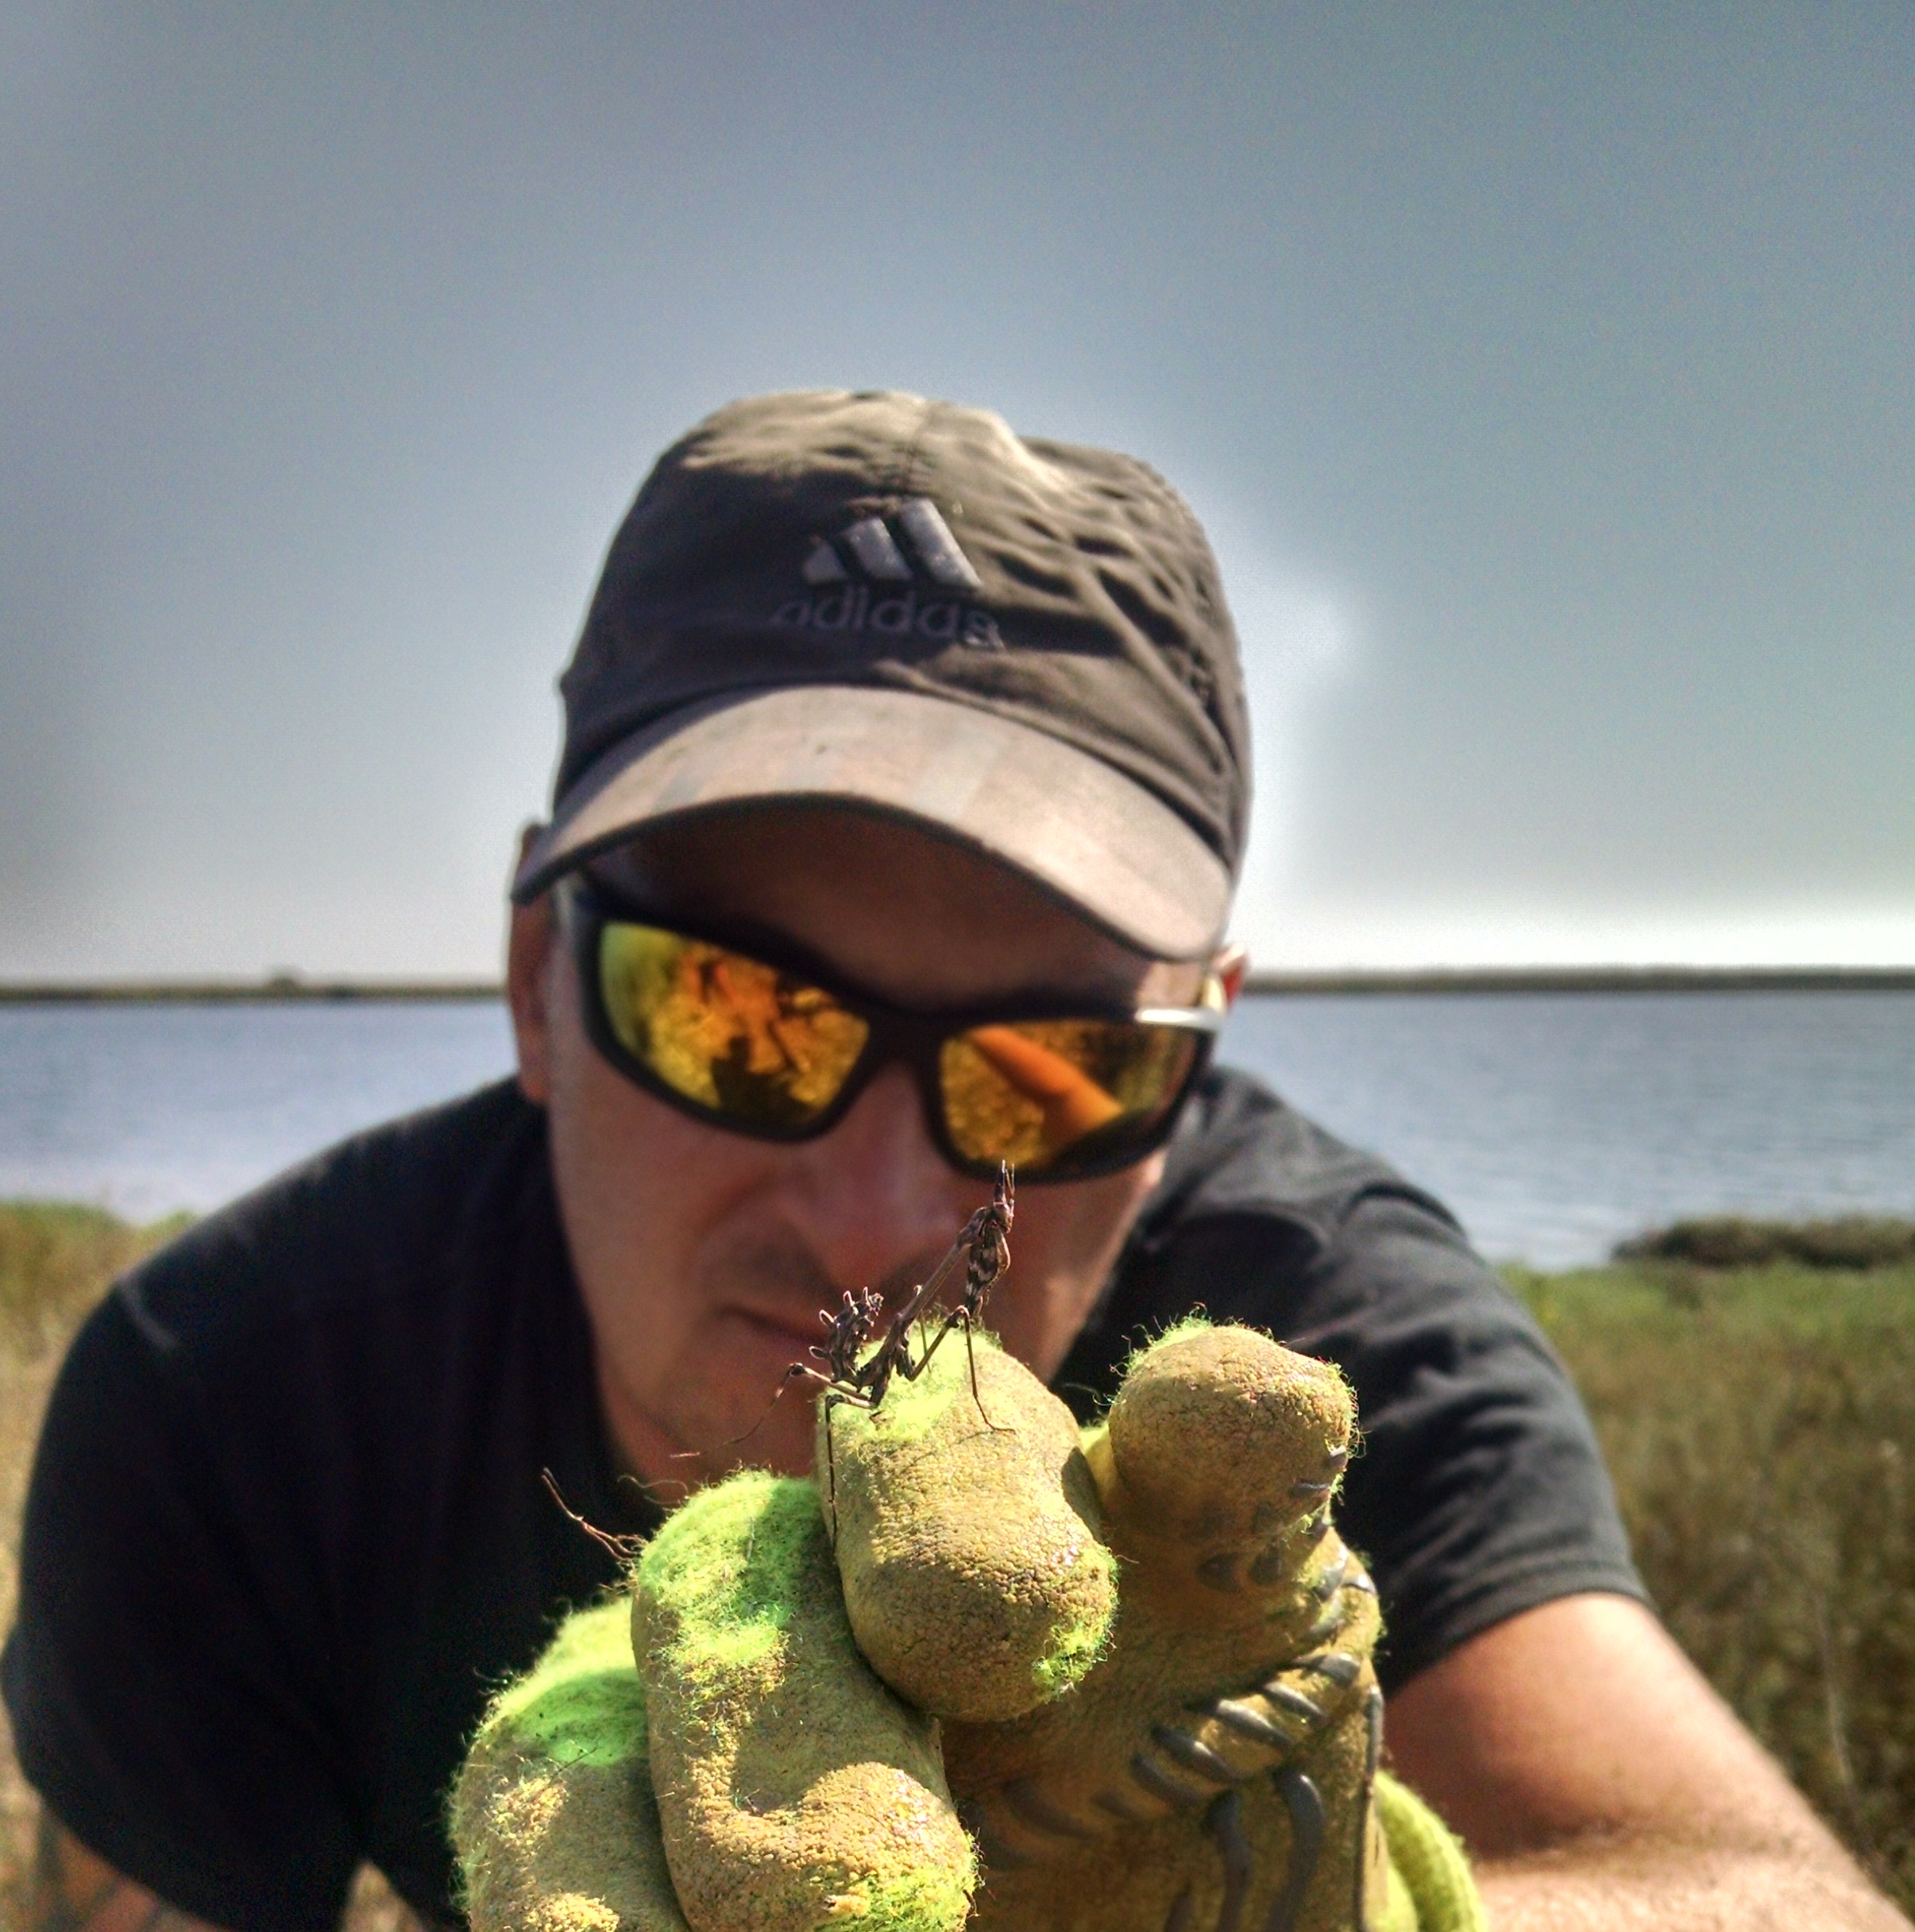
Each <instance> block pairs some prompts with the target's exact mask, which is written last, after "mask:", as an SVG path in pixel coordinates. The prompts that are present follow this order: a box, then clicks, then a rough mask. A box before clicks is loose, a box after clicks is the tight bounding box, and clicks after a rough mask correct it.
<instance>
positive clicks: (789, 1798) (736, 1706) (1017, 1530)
mask: <svg viewBox="0 0 1915 1932" xmlns="http://www.w3.org/2000/svg"><path fill="white" fill-rule="evenodd" d="M974 1377H975V1379H974ZM1353 1427H1354V1417H1353V1411H1352V1406H1351V1402H1350V1398H1349V1392H1348V1390H1347V1389H1346V1386H1345V1385H1344V1383H1343V1382H1342V1378H1341V1377H1340V1376H1339V1375H1338V1374H1337V1372H1336V1371H1335V1370H1334V1368H1330V1367H1326V1365H1324V1364H1323V1363H1319V1362H1316V1361H1314V1360H1312V1359H1310V1358H1308V1357H1307V1356H1303V1355H1295V1354H1292V1353H1291V1352H1290V1351H1288V1350H1287V1349H1284V1348H1280V1347H1279V1346H1278V1344H1276V1343H1275V1342H1272V1341H1271V1340H1268V1338H1266V1337H1265V1336H1261V1335H1259V1334H1257V1333H1256V1332H1254V1331H1253V1330H1249V1329H1246V1328H1210V1327H1208V1326H1207V1325H1202V1324H1195V1323H1193V1324H1191V1325H1186V1326H1184V1327H1183V1328H1178V1329H1176V1330H1173V1331H1172V1332H1171V1333H1170V1334H1168V1335H1167V1336H1164V1338H1163V1339H1162V1340H1159V1341H1157V1342H1156V1343H1154V1344H1152V1345H1151V1346H1150V1347H1149V1348H1146V1349H1145V1350H1144V1351H1143V1352H1141V1353H1140V1354H1139V1355H1137V1357H1136V1358H1135V1359H1133V1361H1132V1363H1131V1364H1130V1366H1129V1371H1128V1372H1127V1373H1126V1375H1125V1379H1124V1381H1123V1383H1122V1386H1121V1388H1120V1389H1119V1390H1118V1396H1117V1399H1116V1401H1115V1402H1114V1404H1113V1405H1112V1407H1111V1409H1110V1414H1109V1415H1108V1417H1106V1419H1105V1421H1103V1422H1102V1423H1100V1424H1098V1425H1097V1426H1096V1427H1095V1428H1093V1429H1088V1430H1086V1431H1083V1432H1082V1433H1081V1434H1080V1432H1079V1429H1078V1428H1077V1426H1076V1424H1075V1421H1073V1419H1072V1418H1071V1415H1070V1413H1069V1411H1068V1409H1065V1407H1064V1405H1063V1404H1062V1403H1061V1402H1059V1401H1058V1400H1057V1399H1056V1397H1055V1396H1053V1395H1052V1394H1050V1393H1049V1391H1048V1390H1046V1389H1045V1388H1044V1386H1043V1385H1042V1384H1041V1382H1038V1381H1037V1379H1036V1378H1035V1377H1034V1376H1033V1375H1031V1374H1030V1373H1029V1371H1028V1370H1026V1369H1025V1368H1024V1367H1021V1365H1020V1364H1018V1363H1017V1362H1015V1361H1013V1359H1010V1357H1009V1356H1006V1355H1003V1354H1002V1353H1001V1352H998V1350H997V1349H996V1348H994V1347H993V1346H990V1345H989V1344H986V1342H985V1341H984V1340H983V1338H981V1337H980V1338H979V1343H978V1346H977V1348H976V1351H975V1370H974V1369H973V1367H972V1366H971V1363H970V1362H969V1360H968V1359H967V1354H966V1352H964V1351H963V1350H960V1349H958V1348H956V1347H955V1346H953V1347H951V1348H946V1349H944V1351H943V1352H941V1353H940V1354H939V1355H936V1356H935V1357H934V1358H933V1359H932V1362H931V1363H930V1365H929V1367H927V1368H926V1370H925V1372H924V1374H923V1375H922V1376H921V1378H920V1379H918V1380H917V1381H916V1382H903V1381H899V1382H894V1383H893V1385H892V1386H891V1388H890V1390H889V1391H888V1393H887V1394H886V1397H885V1399H884V1401H883V1402H882V1405H881V1406H879V1407H878V1409H874V1410H867V1409H860V1408H858V1407H856V1406H853V1405H851V1404H850V1403H847V1402H836V1401H832V1400H831V1399H830V1398H826V1400H825V1401H824V1402H820V1405H819V1432H820V1434H819V1448H818V1457H817V1467H818V1468H819V1470H820V1471H821V1472H823V1475H822V1479H821V1481H820V1483H813V1482H810V1481H807V1480H802V1479H792V1478H778V1477H774V1476H770V1475H764V1474H762V1473H759V1472H749V1471H748V1472H746V1473H744V1474H742V1475H737V1476H735V1477H733V1478H732V1479H730V1480H729V1481H727V1482H724V1483H719V1484H717V1485H716V1486H714V1487H712V1488H710V1489H708V1490H704V1491H701V1493H700V1494H697V1495H696V1496H694V1497H693V1498H692V1499H691V1501H690V1502H687V1503H686V1504H685V1506H683V1507H682V1508H681V1509H680V1510H678V1512H677V1513H676V1514H674V1516H673V1517H671V1518H670V1520H669V1521H667V1522H666V1525H665V1527H664V1528H663V1529H662V1530H661V1531H660V1532H659V1533H658V1536H657V1537H655V1538H654V1541H652V1542H651V1544H650V1545H649V1546H648V1547H647V1548H646V1550H645V1551H644V1552H643V1555H642V1556H641V1557H640V1558H639V1560H638V1562H637V1563H636V1564H635V1570H634V1585H635V1587H634V1588H633V1591H632V1592H631V1596H630V1598H629V1599H627V1598H619V1599H617V1600H616V1601H614V1602H609V1603H607V1604H604V1605H602V1606H599V1607H597V1608H595V1609H593V1610H586V1611H584V1612H581V1613H580V1614H577V1615H576V1616H575V1617H573V1618H572V1619H571V1620H570V1621H569V1622H568V1623H567V1624H566V1625H565V1626H564V1627H563V1628H562V1629H561V1631H560V1633H559V1634H558V1637H557V1639H556V1641H554V1644H553V1645H552V1646H551V1648H550V1650H548V1651H547V1652H546V1655H545V1656H544V1657H543V1658H542V1659H541V1660H540V1661H539V1664H537V1665H536V1666H535V1668H533V1670H532V1671H531V1672H530V1673H529V1674H528V1675H527V1676H526V1677H524V1678H523V1679H520V1680H519V1682H518V1683H515V1684H514V1685H513V1686H512V1687H511V1688H510V1689H508V1691H505V1692H504V1694H503V1695H501V1696H500V1698H499V1699H497V1700H496V1703H494V1705H493V1706H492V1709H491V1710H490V1711H489V1712H488V1714H487V1717H486V1718H485V1723H484V1725H483V1726H482V1727H481V1730H480V1732H479V1734H478V1737H477V1740H476V1741H475V1743H474V1744H473V1749H472V1753H471V1755H470V1757H469V1760H468V1761H467V1764H466V1765H465V1770H464V1772H463V1773H462V1775H461V1779H460V1780H459V1783H458V1787H457V1790H456V1791H455V1793H454V1802H453V1829H454V1839H455V1841H456V1844H457V1846H458V1853H459V1857H460V1860H461V1867H462V1869H463V1872H464V1876H465V1886H466V1891H467V1903H468V1908H469V1912H470V1915H471V1918H472V1922H473V1926H475V1928H477V1932H504V1929H506V1928H512V1929H513V1932H585V1929H587V1928H590V1929H592V1932H688V1929H689V1932H817V1929H818V1928H822V1927H825V1926H830V1925H832V1924H833V1923H834V1922H840V1921H854V1920H855V1921H857V1922H859V1928H860V1932H957V1928H958V1927H959V1926H963V1924H965V1923H966V1922H967V1920H969V1919H975V1922H976V1923H977V1925H978V1926H979V1928H980V1932H994V1929H996V1928H1002V1929H1003V1932H1351V1929H1353V1928H1366V1929H1370V1932H1475V1929H1476V1928H1478V1927H1480V1926H1481V1922H1482V1919H1481V1907H1480V1906H1479V1904H1478V1903H1477V1897H1476V1893H1475V1890H1474V1888H1473V1885H1472V1884H1471V1882H1470V1879H1469V1870H1468V1867H1467V1865H1466V1864H1465V1861H1464V1859H1463V1856H1462V1853H1461V1850H1460V1849H1459V1848H1458V1847H1457V1845H1456V1843H1455V1841H1454V1839H1452V1838H1450V1836H1449V1835H1448V1834H1447V1833H1446V1831H1445V1830H1444V1829H1443V1827H1442V1825H1441V1824H1440V1823H1439V1822H1438V1821H1437V1820H1436V1818H1434V1816H1433V1815H1432V1814H1430V1812H1429V1811H1427V1809H1426V1808H1425V1807H1423V1805H1422V1804H1421V1803H1419V1801H1418V1800H1417V1799H1415V1797H1414V1796H1413V1795H1411V1793H1410V1792H1409V1791H1407V1790H1406V1789H1404V1788H1403V1787H1402V1786H1401V1785H1399V1784H1396V1783H1395V1782H1394V1781H1393V1780H1391V1779H1390V1778H1389V1777H1388V1775H1387V1774H1386V1773H1382V1772H1378V1770H1377V1768H1376V1754H1377V1749H1378V1745H1379V1741H1380V1734H1381V1720H1382V1697H1381V1694H1380V1691H1378V1690H1377V1688H1376V1677H1375V1674H1374V1672H1373V1669H1372V1667H1371V1661H1370V1653H1371V1651H1372V1649H1373V1646H1374V1644H1375V1641H1376V1635H1377V1629H1378V1616H1377V1609H1376V1594H1375V1591H1374V1589H1373V1587H1372V1585H1371V1583H1370V1582H1369V1578H1368V1577H1367V1576H1366V1575H1365V1574H1364V1571H1363V1569H1362V1566H1361V1564H1359V1563H1358V1562H1357V1560H1356V1559H1355V1558H1354V1557H1353V1556H1352V1555H1351V1554H1350V1552H1349V1551H1348V1550H1347V1549H1346V1548H1345V1547H1344V1545H1343V1544H1342V1541H1341V1540H1340V1539H1339V1538H1338V1535H1337V1533H1336V1532H1335V1530H1334V1528H1332V1527H1331V1524H1330V1502H1331V1499H1332V1498H1333V1496H1334V1493H1335V1490H1336V1487H1337V1484H1338V1480H1339V1478H1340V1476H1341V1473H1342V1468H1343V1465H1344V1463H1345V1461H1346V1459H1347V1457H1348V1455H1349V1448H1350V1443H1351V1438H1352V1433H1353ZM635 1659H636V1662H635V1661H634V1660H635Z"/></svg>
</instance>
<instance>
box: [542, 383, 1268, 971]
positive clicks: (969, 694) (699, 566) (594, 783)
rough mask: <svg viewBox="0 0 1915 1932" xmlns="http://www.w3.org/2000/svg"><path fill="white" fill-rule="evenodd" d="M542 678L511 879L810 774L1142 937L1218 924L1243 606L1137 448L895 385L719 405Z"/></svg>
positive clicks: (1161, 947) (776, 795)
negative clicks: (550, 724) (1015, 426)
mask: <svg viewBox="0 0 1915 1932" xmlns="http://www.w3.org/2000/svg"><path fill="white" fill-rule="evenodd" d="M559 688H560V690H561V691H562V693H563V695H564V698H565V704H566V741H565V750H564V753H563V755H562V759H561V761H560V765H559V769H558V780H557V783H556V785H555V787H554V806H553V813H552V819H551V823H550V825H548V826H547V827H546V828H545V829H544V830H543V831H542V833H541V834H540V835H539V837H538V838H537V839H535V841H534V843H533V844H532V846H531V850H529V851H528V852H527V855H526V858H525V860H524V863H523V866H521V868H520V870H519V877H518V878H517V880H516V881H515V884H514V886H513V897H515V899H517V900H520V901H522V902H523V901H524V900H529V899H531V898H534V897H536V896H537V895H538V894H539V893H541V892H542V891H543V890H545V889H546V887H547V886H549V885H551V884H552V883H553V882H554V880H556V879H557V878H558V877H560V876H561V875H562V874H563V873H566V872H567V871H569V870H571V869H572V868H573V867H575V866H579V865H581V864H583V863H584V862H585V861H586V860H588V859H589V858H592V857H593V856H594V855H596V854H599V853H600V852H603V851H605V850H608V849H609V848H611V847H612V846H616V845H618V844H620V843H623V842H624V841H625V840H627V839H631V838H632V837H633V836H634V835H636V834H638V833H639V832H641V831H644V830H646V829H647V828H650V827H656V826H658V825H660V824H662V823H665V822H666V821H669V820H673V819H680V818H683V817H685V816H690V815H693V814H699V815H705V814H709V813H712V812H736V811H741V810H746V809H750V808H757V807H762V806H765V805H767V804H773V803H775V802H778V801H790V800H801V801H805V802H808V803H813V804H819V803H833V804H842V805H845V806H849V807H852V808H858V809H862V810H866V811H871V812H880V813H883V814H885V815H886V816H893V817H897V818H901V819H908V820H910V821H913V822H915V823H919V824H921V825H922V826H923V827H925V828H927V829H928V830H930V831H933V832H935V833H936V834H938V835H941V836H944V837H946V838H949V839H955V840H957V841H959V842H960V843H963V844H965V845H967V846H971V847H973V848H975V850H979V851H980V852H983V853H984V854H986V855H987V856H989V857H990V858H994V859H995V860H998V861H999V862H1002V863H1003V864H1005V865H1007V866H1012V867H1013V868H1014V869H1015V870H1017V871H1019V872H1021V873H1024V874H1025V875H1026V876H1028V877H1029V878H1031V879H1032V880H1033V881H1035V882H1036V883H1037V885H1040V886H1041V887H1042V888H1043V889H1045V890H1046V891H1048V893H1052V895H1054V896H1055V897H1057V898H1059V899H1060V900H1064V902H1066V903H1067V904H1069V905H1070V906H1071V907H1073V908H1075V909H1076V910H1077V911H1079V912H1081V913H1082V914H1083V915H1084V916H1086V917H1087V918H1089V919H1091V920H1093V921H1094V922H1095V923H1096V924H1098V925H1099V926H1102V927H1104V928H1106V930H1107V931H1110V932H1111V933H1113V934H1114V935H1116V936H1117V937H1118V938H1119V939H1122V940H1123V941H1125V943H1128V944H1129V945H1131V946H1133V947H1136V948H1137V950H1139V951H1141V952H1144V953H1146V954H1152V955H1153V956H1156V957H1158V958H1169V959H1190V958H1200V957H1202V956H1203V955H1204V954H1207V952H1208V951H1210V949H1211V948H1213V947H1214V946H1215V945H1216V944H1217V943H1218V940H1219V939H1221V938H1222V933H1223V927H1224V922H1225V920H1226V917H1227V916H1228V914H1229V911H1230V895H1231V891H1232V889H1233V886H1234V881H1235V878H1236V875H1237V868H1238V866H1239V865H1240V863H1241V858H1242V854H1243V844H1244V839H1245V826H1246V819H1247V816H1248V812H1249V724H1248V720H1247V718H1246V715H1245V704H1244V692H1243V677H1242V671H1241V664H1240V661H1239V658H1238V654H1237V638H1236V633H1235V631H1234V628H1233V627H1232V625H1231V622H1230V612H1229V611H1228V609H1227V608H1226V606H1225V604H1224V600H1223V591H1222V584H1220V582H1219V581H1218V573H1217V565H1216V561H1215V560H1214V557H1212V556H1211V554H1210V546H1209V545H1208V543H1207V542H1206V541H1205V539H1204V535H1203V530H1202V529H1201V528H1200V526H1199V524H1198V523H1197V520H1196V519H1195V517H1194V516H1192V515H1191V512H1190V511H1189V510H1188V509H1187V507H1185V505H1184V503H1183V501H1182V499H1180V497H1179V496H1177V495H1176V492H1174V491H1173V490H1172V489H1171V488H1170V487H1169V486H1168V484H1165V483H1164V481H1163V480H1162V479H1161V478H1160V477H1159V476H1157V475H1156V472H1154V471H1152V469H1149V468H1148V467H1147V466H1146V465H1144V464H1142V463H1140V462H1138V461H1136V460H1135V459H1134V458H1133V457H1125V456H1118V455H1115V454H1113V453H1110V452H1108V451H1106V450H1101V449H1080V448H1076V447H1074V446H1072V445H1069V444H1065V443H1057V442H1047V441H1043V440H1041V439H1039V438H1028V437H1020V436H1018V435H1017V434H1015V433H1013V430H1011V429H1010V426H1009V425H1008V424H1006V422H1004V421H1003V419H1002V418H1001V417H998V416H996V415H991V414H989V413H988V412H986V411H982V410H975V409H964V408H959V407H956V406H955V405H953V404H950V403H934V402H927V401H925V400H924V399H922V398H921V397H918V396H913V395H898V394H895V393H892V392H888V391H878V392H865V393H859V394H852V393H850V392H848V391H842V390H815V391H800V392H797V393H793V394H790V395H769V396H758V397H753V398H751V399H747V400H746V401H743V402H739V403H732V404H730V405H729V406H728V407H726V408H724V409H721V410H720V411H718V412H717V413H716V415H712V416H709V417H708V418H706V419H705V421H704V422H701V423H700V424H699V425H698V426H697V428H696V429H694V430H692V431H691V432H690V434H689V435H687V436H685V438H683V439H682V440H681V441H680V442H678V443H676V444H674V445H673V446H672V447H671V448H670V449H668V450H666V453H665V454H664V455H663V456H662V457H660V458H659V459H658V464H657V465H656V467H655V468H654V469H653V471H652V472H651V475H650V476H648V477H647V479H646V480H645V483H644V485H643V488H641V489H640V490H639V494H638V498H637V500H636V501H635V503H633V504H632V507H631V511H630V513H629V514H628V515H627V517H626V519H625V521H624V525H623V526H622V527H621V528H620V531H619V533H618V535H617V536H616V538H614V540H613V542H612V550H611V553H610V554H609V556H608V557H607V559H606V562H605V568H604V573H603V575H602V576H601V577H600V580H599V585H598V589H597V593H596V595H595V596H593V601H592V607H591V610H590V612H589V615H587V617H586V619H585V630H584V633H583V634H582V635H581V638H580V639H579V642H578V647H577V651H576V652H575V653H574V654H573V659H572V662H571V664H570V665H569V667H568V669H566V673H565V675H564V677H562V679H561V680H560V684H559Z"/></svg>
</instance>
